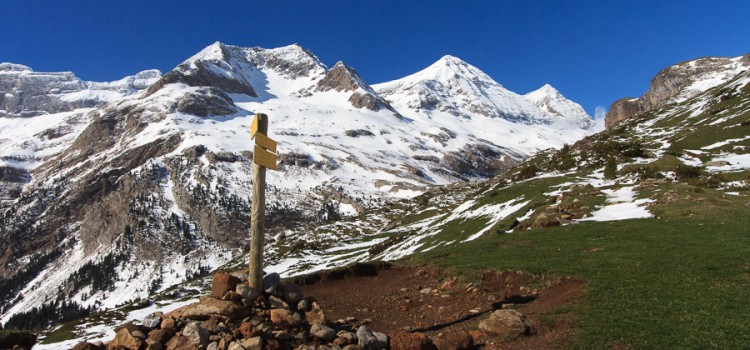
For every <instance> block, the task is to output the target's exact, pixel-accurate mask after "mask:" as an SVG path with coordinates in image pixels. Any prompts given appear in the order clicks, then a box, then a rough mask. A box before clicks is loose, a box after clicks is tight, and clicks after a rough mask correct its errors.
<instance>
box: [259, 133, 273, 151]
mask: <svg viewBox="0 0 750 350" xmlns="http://www.w3.org/2000/svg"><path fill="white" fill-rule="evenodd" d="M276 144H277V142H276V141H274V140H271V139H270V138H269V137H268V136H266V135H263V134H261V133H256V134H255V145H256V146H260V147H263V148H265V149H267V150H268V151H270V152H273V153H276Z"/></svg>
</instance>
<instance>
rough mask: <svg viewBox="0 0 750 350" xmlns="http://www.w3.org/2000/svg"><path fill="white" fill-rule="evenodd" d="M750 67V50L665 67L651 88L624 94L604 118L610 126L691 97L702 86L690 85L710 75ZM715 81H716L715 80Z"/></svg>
mask: <svg viewBox="0 0 750 350" xmlns="http://www.w3.org/2000/svg"><path fill="white" fill-rule="evenodd" d="M748 67H750V54H747V55H744V56H741V57H734V58H729V57H706V58H700V59H697V60H693V61H687V62H682V63H679V64H676V65H674V66H671V67H668V68H665V69H663V70H661V71H659V73H657V74H656V76H655V77H654V78H653V79H651V83H650V86H649V89H648V91H646V93H645V94H643V96H641V97H639V98H623V99H620V100H617V101H615V102H614V103H612V105H611V106H610V108H609V111H608V112H607V116H606V117H605V119H604V123H605V126H606V127H607V128H609V127H612V126H613V125H615V124H616V123H617V122H620V121H622V120H625V119H628V118H630V117H632V116H634V115H637V114H641V113H644V112H648V111H651V110H654V109H656V108H659V107H662V106H664V105H665V104H667V103H668V102H669V101H671V100H672V99H674V98H679V97H681V98H690V97H692V96H694V95H695V94H697V93H700V92H702V89H707V88H710V87H711V84H708V85H705V86H702V87H701V89H699V88H696V89H688V88H689V87H690V85H692V84H694V83H696V82H698V81H701V80H704V79H707V78H709V77H712V78H717V77H718V78H721V79H719V80H718V81H722V80H726V79H730V78H732V77H734V76H735V75H736V74H738V73H739V72H741V71H743V70H744V71H747V69H748ZM714 85H715V84H714Z"/></svg>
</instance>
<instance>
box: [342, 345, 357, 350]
mask: <svg viewBox="0 0 750 350" xmlns="http://www.w3.org/2000/svg"><path fill="white" fill-rule="evenodd" d="M341 350H362V347H361V346H359V345H357V344H349V345H347V346H344V347H343V348H341Z"/></svg>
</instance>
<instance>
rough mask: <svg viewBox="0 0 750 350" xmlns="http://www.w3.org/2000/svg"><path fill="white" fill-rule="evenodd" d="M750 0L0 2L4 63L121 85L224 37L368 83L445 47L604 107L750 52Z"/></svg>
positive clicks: (515, 81) (487, 67) (406, 70)
mask: <svg viewBox="0 0 750 350" xmlns="http://www.w3.org/2000/svg"><path fill="white" fill-rule="evenodd" d="M748 18H750V1H746V0H743V1H705V0H702V1H608V0H599V1H472V0H465V1H439V0H435V1H422V0H414V1H385V0H375V1H373V0H368V1H357V0H348V1H312V0H308V1H282V0H266V1H249V0H245V1H158V0H157V1H127V2H126V1H120V2H115V1H75V0H73V1H56V0H49V1H36V0H19V1H10V0H3V1H0V61H4V62H14V63H21V64H25V65H28V66H31V67H32V68H34V69H35V70H37V71H63V70H65V71H73V72H75V73H76V74H77V75H78V76H79V77H81V78H82V79H85V80H96V81H106V80H115V79H118V78H121V77H123V76H125V75H129V74H133V73H135V72H138V71H140V70H144V69H149V68H157V69H160V70H162V72H166V71H168V70H169V69H171V68H172V67H174V66H176V65H177V64H179V63H180V62H181V61H183V60H184V59H186V58H188V57H190V56H191V55H193V54H194V53H196V52H198V51H199V50H201V49H202V48H203V47H205V46H208V45H210V44H211V43H213V42H214V41H221V42H224V43H227V44H233V45H239V46H261V47H278V46H283V45H288V44H292V43H298V44H300V45H302V46H304V47H305V48H308V49H310V50H312V51H313V52H314V53H315V54H316V55H317V56H318V57H319V58H320V59H321V60H322V61H323V62H324V63H326V64H327V65H329V66H332V65H333V64H334V63H336V62H337V61H339V60H341V61H344V62H346V63H347V64H349V65H350V66H352V67H354V68H355V69H357V71H358V72H359V73H360V75H362V77H363V78H364V79H365V80H367V81H368V82H370V83H373V84H374V83H380V82H384V81H388V80H393V79H396V78H400V77H402V76H405V75H408V74H411V73H413V72H416V71H418V70H420V69H422V68H424V67H426V66H428V65H429V64H431V63H432V62H434V61H435V60H437V59H439V58H440V57H441V56H443V55H445V54H450V55H453V56H457V57H460V58H462V59H463V60H465V61H467V62H469V63H471V64H473V65H475V66H477V67H479V68H480V69H482V70H483V71H485V72H486V73H487V74H489V75H490V76H492V77H493V78H494V79H495V80H497V81H498V82H499V83H501V84H503V85H504V86H505V87H506V88H508V89H510V90H512V91H515V92H518V93H526V92H528V91H531V90H534V89H536V88H538V87H539V86H541V85H543V84H545V83H550V84H551V85H553V86H555V87H556V88H558V90H560V91H561V92H562V93H563V94H564V95H566V96H567V97H568V98H571V99H573V100H575V101H577V102H579V103H581V105H583V107H584V108H585V109H586V110H587V111H588V112H589V113H590V114H592V115H593V114H594V112H595V109H596V107H597V106H604V107H609V105H610V103H612V102H613V101H615V100H616V99H619V98H621V97H625V96H639V95H640V94H642V93H643V92H645V90H647V89H648V81H649V80H650V79H651V78H652V77H653V76H654V75H655V74H656V72H658V71H659V70H660V69H662V68H664V67H666V66H669V65H671V64H674V63H678V62H680V61H684V60H689V59H694V58H698V57H703V56H738V55H742V54H745V53H750V21H749V20H748Z"/></svg>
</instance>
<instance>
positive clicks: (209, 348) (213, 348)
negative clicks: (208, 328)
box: [206, 342, 219, 350]
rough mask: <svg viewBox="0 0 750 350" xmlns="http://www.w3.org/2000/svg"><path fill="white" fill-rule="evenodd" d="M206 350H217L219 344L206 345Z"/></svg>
mask: <svg viewBox="0 0 750 350" xmlns="http://www.w3.org/2000/svg"><path fill="white" fill-rule="evenodd" d="M206 350H219V343H217V342H212V343H211V344H208V346H207V347H206Z"/></svg>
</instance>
